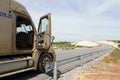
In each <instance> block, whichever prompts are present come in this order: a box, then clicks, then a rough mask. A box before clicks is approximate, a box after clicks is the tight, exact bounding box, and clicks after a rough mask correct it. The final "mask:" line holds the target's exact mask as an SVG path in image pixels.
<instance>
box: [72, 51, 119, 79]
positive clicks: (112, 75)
mask: <svg viewBox="0 0 120 80" xmlns="http://www.w3.org/2000/svg"><path fill="white" fill-rule="evenodd" d="M74 80H120V50H119V49H116V50H114V51H113V52H112V53H111V54H110V55H109V56H107V57H106V58H104V59H103V60H101V61H100V62H98V63H97V64H93V65H91V68H90V69H88V70H86V71H84V72H80V71H78V72H75V73H74Z"/></svg>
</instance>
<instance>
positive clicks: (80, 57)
mask: <svg viewBox="0 0 120 80" xmlns="http://www.w3.org/2000/svg"><path fill="white" fill-rule="evenodd" d="M80 58H81V59H80V60H81V66H83V56H82V55H81V56H80Z"/></svg>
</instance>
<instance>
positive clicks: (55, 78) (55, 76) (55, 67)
mask: <svg viewBox="0 0 120 80" xmlns="http://www.w3.org/2000/svg"><path fill="white" fill-rule="evenodd" d="M53 79H54V80H57V62H56V61H55V62H54V73H53Z"/></svg>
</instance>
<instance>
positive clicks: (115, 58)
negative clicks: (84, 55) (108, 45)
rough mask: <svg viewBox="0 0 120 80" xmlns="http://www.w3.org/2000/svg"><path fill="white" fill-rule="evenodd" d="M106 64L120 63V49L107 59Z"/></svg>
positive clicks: (105, 59)
mask: <svg viewBox="0 0 120 80" xmlns="http://www.w3.org/2000/svg"><path fill="white" fill-rule="evenodd" d="M103 61H105V62H106V63H120V49H115V50H114V51H113V52H112V53H111V54H110V55H109V56H107V57H105V58H104V60H103Z"/></svg>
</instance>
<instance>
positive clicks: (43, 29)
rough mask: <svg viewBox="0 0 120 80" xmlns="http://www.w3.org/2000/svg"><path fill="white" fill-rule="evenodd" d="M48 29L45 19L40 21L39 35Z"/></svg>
mask: <svg viewBox="0 0 120 80" xmlns="http://www.w3.org/2000/svg"><path fill="white" fill-rule="evenodd" d="M47 27H48V19H47V18H43V19H42V20H41V25H40V29H39V33H42V32H45V31H46V29H47Z"/></svg>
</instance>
